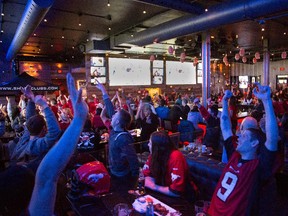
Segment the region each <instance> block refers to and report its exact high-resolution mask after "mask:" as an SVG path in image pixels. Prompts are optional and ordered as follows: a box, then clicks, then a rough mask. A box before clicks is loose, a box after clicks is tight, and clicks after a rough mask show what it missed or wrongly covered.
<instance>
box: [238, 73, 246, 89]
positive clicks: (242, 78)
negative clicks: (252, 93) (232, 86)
mask: <svg viewBox="0 0 288 216" xmlns="http://www.w3.org/2000/svg"><path fill="white" fill-rule="evenodd" d="M239 88H248V76H239Z"/></svg>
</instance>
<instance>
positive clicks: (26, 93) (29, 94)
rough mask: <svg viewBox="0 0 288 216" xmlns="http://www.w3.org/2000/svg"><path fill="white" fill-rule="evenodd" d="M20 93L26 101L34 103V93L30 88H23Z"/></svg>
mask: <svg viewBox="0 0 288 216" xmlns="http://www.w3.org/2000/svg"><path fill="white" fill-rule="evenodd" d="M21 91H22V93H23V94H24V96H25V97H27V98H28V99H30V100H32V101H34V97H35V96H34V93H33V92H32V89H31V86H30V85H27V86H26V87H25V88H22V89H21Z"/></svg>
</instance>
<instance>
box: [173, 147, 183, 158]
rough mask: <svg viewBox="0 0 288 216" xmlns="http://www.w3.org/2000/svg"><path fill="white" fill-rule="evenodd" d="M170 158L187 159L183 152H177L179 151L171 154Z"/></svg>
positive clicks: (175, 150)
mask: <svg viewBox="0 0 288 216" xmlns="http://www.w3.org/2000/svg"><path fill="white" fill-rule="evenodd" d="M170 158H175V159H176V158H184V159H185V157H184V155H183V154H182V152H180V151H179V150H177V149H174V150H173V151H172V152H171V154H170Z"/></svg>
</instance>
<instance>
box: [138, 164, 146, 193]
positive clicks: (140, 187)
mask: <svg viewBox="0 0 288 216" xmlns="http://www.w3.org/2000/svg"><path fill="white" fill-rule="evenodd" d="M138 190H139V195H140V196H142V195H143V194H145V176H144V173H143V170H142V168H140V170H139V177H138Z"/></svg>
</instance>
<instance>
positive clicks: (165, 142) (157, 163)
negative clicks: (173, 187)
mask: <svg viewBox="0 0 288 216" xmlns="http://www.w3.org/2000/svg"><path fill="white" fill-rule="evenodd" d="M150 139H151V143H152V159H151V174H152V176H153V177H154V178H155V180H156V182H155V183H156V184H158V185H163V186H164V185H165V177H166V173H167V170H166V169H167V164H168V160H169V158H170V154H171V152H172V151H173V150H174V149H175V145H174V143H173V142H172V141H171V139H170V137H169V136H168V134H167V133H166V132H165V131H155V132H153V133H152V134H151V138H150Z"/></svg>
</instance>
